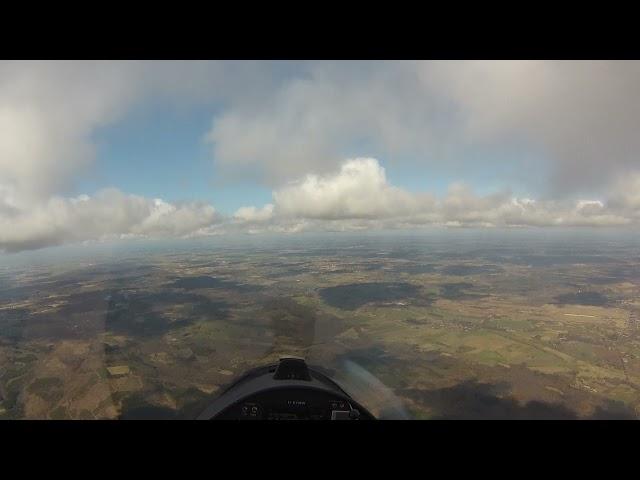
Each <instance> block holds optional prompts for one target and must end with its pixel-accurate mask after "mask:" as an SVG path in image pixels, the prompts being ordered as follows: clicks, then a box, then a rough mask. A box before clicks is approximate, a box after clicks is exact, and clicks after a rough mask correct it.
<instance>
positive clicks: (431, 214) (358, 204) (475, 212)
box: [241, 158, 640, 231]
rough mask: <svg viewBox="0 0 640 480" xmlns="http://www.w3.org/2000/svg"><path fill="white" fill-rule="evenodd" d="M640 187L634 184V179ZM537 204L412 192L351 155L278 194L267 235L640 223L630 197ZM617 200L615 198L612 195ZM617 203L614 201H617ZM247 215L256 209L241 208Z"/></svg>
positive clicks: (500, 195)
mask: <svg viewBox="0 0 640 480" xmlns="http://www.w3.org/2000/svg"><path fill="white" fill-rule="evenodd" d="M638 181H639V182H640V180H638ZM616 195H618V194H617V193H616V192H613V193H612V197H611V198H612V200H607V201H606V202H603V201H600V200H580V201H577V202H572V201H566V200H565V201H540V200H539V201H536V200H533V199H530V198H518V197H515V196H513V195H512V194H511V193H510V192H506V191H505V192H497V193H493V194H490V195H484V196H481V195H477V194H476V193H475V192H474V191H473V190H472V189H471V188H470V187H469V186H467V185H464V184H460V183H458V184H453V185H451V187H450V188H449V190H448V192H447V194H446V195H444V196H443V197H442V198H436V197H435V196H433V195H430V194H426V193H421V194H416V193H410V192H407V191H405V190H402V189H400V188H398V187H395V186H393V185H390V184H389V182H388V181H387V178H386V175H385V171H384V169H383V168H382V167H381V166H380V164H379V163H378V161H377V160H375V159H372V158H356V159H351V160H347V161H346V162H344V163H343V165H342V166H341V167H340V169H339V170H338V171H337V172H336V173H329V174H326V175H307V176H306V177H305V178H304V179H302V180H300V181H298V182H293V183H292V184H290V185H288V186H286V187H283V188H282V189H280V190H276V191H274V193H273V199H274V202H273V205H271V204H270V205H268V207H269V212H270V215H269V220H270V223H269V224H268V225H265V226H264V229H266V230H275V231H301V230H336V231H339V230H360V229H367V228H374V229H382V228H384V229H387V228H416V227H421V226H427V225H440V226H457V227H465V226H466V227H550V226H592V227H599V226H623V225H629V224H632V223H634V222H635V221H636V220H639V219H640V216H639V215H638V213H639V212H640V204H634V203H633V202H634V201H635V197H633V198H631V199H627V197H624V198H625V199H626V200H625V201H626V202H627V203H624V205H621V204H620V202H621V200H619V199H618V200H616V198H617V197H616ZM618 196H619V195H618ZM616 202H618V203H616ZM241 210H242V211H243V212H250V213H253V212H255V211H257V210H256V209H255V208H254V207H247V208H245V209H241Z"/></svg>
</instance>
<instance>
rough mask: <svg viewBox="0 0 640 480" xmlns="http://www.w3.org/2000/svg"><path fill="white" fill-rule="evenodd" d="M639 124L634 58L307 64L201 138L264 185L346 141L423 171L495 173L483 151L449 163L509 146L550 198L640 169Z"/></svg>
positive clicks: (332, 158)
mask: <svg viewBox="0 0 640 480" xmlns="http://www.w3.org/2000/svg"><path fill="white" fill-rule="evenodd" d="M639 123H640V62H635V61H624V62H623V61H437V62H315V63H310V64H308V65H306V68H305V70H304V71H303V72H300V73H299V74H297V75H293V76H291V77H289V78H287V79H285V80H283V81H282V82H280V83H278V84H277V85H276V86H275V88H274V90H273V91H272V92H271V94H270V95H269V96H268V97H267V98H266V99H260V100H259V101H255V102H250V103H248V104H243V105H242V107H241V108H234V107H233V106H232V107H231V108H230V109H228V110H225V111H224V112H223V113H222V114H221V115H220V116H219V117H217V118H216V119H215V121H214V124H213V127H212V130H211V132H210V133H209V135H208V138H209V140H210V141H211V142H212V143H213V146H214V154H215V157H216V159H217V161H218V163H219V164H220V165H221V166H223V167H228V168H230V169H236V168H245V169H251V170H262V171H264V172H265V173H266V174H267V175H268V176H270V178H272V179H274V182H275V183H276V184H277V183H278V180H282V179H283V178H285V179H291V178H296V177H299V176H301V175H304V174H305V173H307V172H309V171H316V172H319V173H327V172H328V171H331V170H332V169H334V168H335V167H336V166H337V165H339V163H340V161H341V159H342V158H343V157H344V156H345V155H346V154H348V153H349V152H350V151H352V148H353V142H354V139H355V140H356V141H358V142H359V143H360V144H362V145H365V146H366V148H368V151H370V152H376V153H377V154H378V155H381V156H382V157H384V158H389V159H391V160H392V161H396V160H397V161H401V160H403V159H404V160H406V161H412V162H414V163H416V164H418V165H422V166H424V167H426V168H430V169H433V167H441V166H442V165H443V163H444V162H445V161H446V162H451V161H453V162H462V163H460V164H459V165H458V166H459V167H460V168H464V165H465V164H464V162H473V163H474V164H475V165H476V166H478V165H480V166H482V165H485V166H486V167H487V168H494V169H495V168H498V167H499V166H500V165H499V164H497V163H496V161H495V160H494V159H493V158H492V156H491V155H484V156H478V155H476V156H474V157H473V159H471V160H470V159H465V160H461V157H462V153H463V152H464V149H474V148H480V147H482V148H486V149H488V150H489V151H491V149H495V150H498V151H500V150H502V149H504V148H505V145H506V146H509V145H510V146H511V147H512V148H511V150H510V154H511V156H512V157H513V158H512V161H518V160H520V161H522V162H523V164H525V165H527V166H528V167H529V168H535V169H536V171H537V173H538V174H539V175H540V176H541V177H542V179H543V183H544V184H545V185H546V186H548V187H549V188H548V190H549V191H548V194H552V195H554V196H558V195H564V194H571V193H576V192H585V191H587V192H589V191H592V189H597V188H600V187H603V186H605V185H606V184H607V183H608V182H609V181H611V180H612V179H613V178H614V177H615V176H616V175H619V174H621V173H622V174H625V173H626V172H629V171H638V170H640V158H638V154H637V152H638V151H639V149H640V136H638V135H637V132H636V130H637V125H638V124H639ZM525 154H527V155H533V156H535V157H536V158H538V159H539V161H538V162H537V163H535V164H532V163H531V162H530V161H529V163H527V162H525V160H524V158H525V156H526V155H525ZM409 159H410V160H409ZM524 177H530V178H531V177H533V176H531V175H529V176H524ZM525 180H526V178H525Z"/></svg>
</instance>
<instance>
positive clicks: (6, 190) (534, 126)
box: [0, 61, 640, 251]
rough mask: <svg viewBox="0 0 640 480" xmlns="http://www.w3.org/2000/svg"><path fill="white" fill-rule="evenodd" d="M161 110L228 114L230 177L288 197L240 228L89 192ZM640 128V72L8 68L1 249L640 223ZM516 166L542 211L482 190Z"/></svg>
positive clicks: (622, 67) (0, 111)
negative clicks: (108, 149)
mask: <svg viewBox="0 0 640 480" xmlns="http://www.w3.org/2000/svg"><path fill="white" fill-rule="evenodd" d="M148 102H164V103H168V104H174V105H175V106H176V107H179V108H187V109H188V108H191V107H194V106H197V107H198V108H203V106H206V107H207V108H210V109H211V111H212V121H211V127H210V129H209V131H203V132H201V133H202V139H203V142H205V143H208V144H209V146H210V148H211V152H212V161H211V164H212V169H214V168H215V171H216V174H217V175H218V176H219V178H222V179H226V180H229V181H231V180H232V179H233V178H235V177H233V175H241V176H245V177H247V176H250V177H252V178H253V179H254V180H257V181H260V182H264V183H265V184H266V185H269V186H270V187H271V189H272V190H273V199H272V202H271V203H269V204H267V205H264V206H258V205H254V206H246V207H243V208H240V209H238V210H237V211H236V212H235V214H233V215H229V216H225V215H223V214H220V213H218V212H217V211H216V210H215V209H214V207H213V206H211V205H208V204H206V203H201V202H191V203H185V204H180V205H175V204H171V203H168V202H165V201H163V200H159V199H149V198H143V197H140V196H136V195H130V194H127V193H124V192H121V191H119V190H118V189H117V185H115V186H114V188H111V189H106V190H103V191H100V192H97V193H94V192H87V193H89V194H90V195H81V196H78V194H77V192H76V191H75V190H74V182H76V181H77V180H78V179H79V178H82V176H83V175H88V174H90V172H91V168H92V164H93V162H94V160H95V159H94V149H95V146H94V141H93V139H94V138H95V134H96V132H98V131H99V130H100V129H101V128H102V127H104V126H107V125H109V124H112V123H114V122H117V121H118V120H119V119H122V118H123V117H124V116H126V115H127V114H128V112H130V111H131V110H132V109H135V108H138V107H140V106H141V105H144V104H145V103H148ZM214 112H215V114H214ZM638 125H640V62H633V61H629V62H626V61H625V62H615V61H576V62H574V61H563V62H559V61H522V62H520V61H508V62H505V61H496V62H486V61H469V62H458V61H453V62H444V61H438V62H13V61H12V62H0V250H2V251H17V250H23V249H29V248H39V247H44V246H48V245H56V244H60V243H65V242H76V241H84V240H99V239H102V238H110V237H119V236H149V237H155V236H174V237H182V236H191V235H209V234H214V233H215V234H218V233H225V232H261V231H288V232H295V231H303V230H323V229H324V230H326V229H329V230H352V229H363V228H415V227H422V226H425V225H443V226H486V227H491V226H514V227H519V226H540V227H542V226H635V225H637V224H638V221H639V220H640V215H639V213H638V212H639V211H640V193H638V192H640V159H639V157H638V153H637V152H639V151H640V135H638V133H637V126H638ZM469 151H471V152H482V154H480V153H477V154H474V155H469V154H468V152H469ZM359 155H372V156H375V157H377V158H383V159H385V165H386V166H387V167H388V168H390V169H393V168H395V167H396V166H398V165H400V164H403V165H404V167H407V166H410V168H411V169H414V170H415V171H416V172H419V173H420V174H421V175H432V176H436V175H439V174H442V169H443V168H445V167H446V168H449V169H450V170H451V171H454V172H456V173H457V175H456V177H458V178H459V179H460V180H467V183H454V184H452V185H451V186H450V188H449V190H448V192H447V193H446V194H445V195H443V196H440V197H437V196H435V195H433V194H431V193H429V192H423V193H414V192H409V191H407V190H405V189H403V188H402V186H401V185H392V184H390V182H389V181H388V179H387V176H386V173H385V170H384V169H383V168H382V166H381V165H380V163H379V162H378V161H377V160H375V159H373V158H352V157H358V156H359ZM345 158H352V159H351V160H347V161H345V160H344V159H345ZM512 165H516V166H520V167H522V166H526V167H528V168H529V170H528V171H527V172H522V173H521V174H520V176H519V179H520V180H523V181H524V183H525V184H527V182H529V183H528V184H527V185H528V186H529V187H530V188H527V189H526V190H527V191H532V192H536V194H535V195H531V197H534V198H535V200H534V199H532V198H521V197H519V196H517V195H514V194H513V193H512V192H511V191H509V190H504V191H498V192H495V193H493V194H490V195H479V194H477V193H476V192H475V191H474V189H473V180H474V177H473V175H472V174H470V175H469V176H468V177H467V176H466V173H467V172H468V171H471V170H473V171H478V170H484V171H488V172H493V173H494V175H495V176H497V177H499V178H500V180H501V181H502V183H503V184H505V185H509V184H511V182H512V181H515V177H514V178H512V176H513V171H514V170H515V169H513V168H511V169H506V168H505V167H510V166H512ZM105 167H106V168H108V165H106V166H105ZM158 168H162V165H158ZM535 179H537V182H538V183H536V181H535ZM540 185H542V188H540ZM247 203H249V202H247Z"/></svg>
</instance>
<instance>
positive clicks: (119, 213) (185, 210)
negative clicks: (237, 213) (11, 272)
mask: <svg viewBox="0 0 640 480" xmlns="http://www.w3.org/2000/svg"><path fill="white" fill-rule="evenodd" d="M2 203H3V202H2V199H1V198H0V205H2ZM218 220H219V216H218V215H217V214H216V211H215V209H214V208H213V207H212V206H210V205H206V204H203V203H188V204H183V205H173V204H170V203H167V202H164V201H162V200H159V199H155V200H151V199H147V198H144V197H139V196H136V195H126V194H124V193H122V192H120V191H119V190H116V189H108V190H102V191H100V192H98V193H97V194H96V195H95V196H93V197H89V196H87V195H81V196H78V197H74V198H63V197H57V196H56V197H52V198H50V199H49V200H47V201H46V202H43V203H41V204H39V205H37V206H32V207H30V208H28V209H24V210H19V209H15V208H14V209H13V210H12V211H11V212H10V213H5V214H2V210H1V209H0V250H5V251H18V250H26V249H33V248H41V247H46V246H51V245H58V244H62V243H68V242H79V241H86V240H101V239H104V238H110V237H126V236H144V237H182V236H189V235H194V234H197V232H198V231H199V230H200V229H203V228H206V227H209V226H211V225H212V224H214V223H215V222H217V221H218Z"/></svg>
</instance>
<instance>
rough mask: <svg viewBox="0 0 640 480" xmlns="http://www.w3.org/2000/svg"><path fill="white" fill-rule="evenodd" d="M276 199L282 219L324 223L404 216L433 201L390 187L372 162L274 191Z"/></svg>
mask: <svg viewBox="0 0 640 480" xmlns="http://www.w3.org/2000/svg"><path fill="white" fill-rule="evenodd" d="M273 199H274V203H275V205H276V211H277V213H278V214H279V215H282V216H285V217H286V216H293V217H304V218H309V219H323V220H335V219H341V218H349V219H355V218H384V217H394V216H402V215H407V214H411V213H415V212H418V211H419V210H420V209H421V208H424V206H425V205H427V204H428V203H429V201H430V197H423V198H419V197H416V196H413V195H410V194H408V193H407V192H405V191H403V190H401V189H399V188H396V187H393V186H391V185H389V183H388V182H387V178H386V174H385V170H384V168H382V167H381V166H380V164H379V163H378V161H377V160H375V159H373V158H356V159H351V160H347V161H346V162H344V163H343V164H342V166H341V167H340V170H339V171H338V173H336V174H329V175H326V176H318V175H307V176H306V177H305V178H304V179H303V180H302V181H299V182H295V183H293V184H291V185H289V186H286V187H284V188H282V189H280V190H277V191H275V192H274V194H273Z"/></svg>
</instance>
